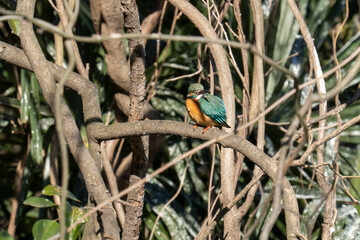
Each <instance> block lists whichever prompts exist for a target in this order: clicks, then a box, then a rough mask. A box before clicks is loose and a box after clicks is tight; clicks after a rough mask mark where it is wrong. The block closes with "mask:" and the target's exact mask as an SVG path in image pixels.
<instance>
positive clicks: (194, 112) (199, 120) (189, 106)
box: [185, 98, 221, 127]
mask: <svg viewBox="0 0 360 240" xmlns="http://www.w3.org/2000/svg"><path fill="white" fill-rule="evenodd" d="M185 105H186V110H187V111H188V113H189V116H190V118H191V119H192V120H193V121H194V122H195V123H196V124H198V125H202V126H218V127H219V126H221V124H220V123H217V122H215V121H214V120H213V119H211V118H210V117H208V116H207V115H205V114H204V113H203V112H201V109H200V106H199V103H198V102H197V101H196V100H193V99H190V98H188V99H186V102H185Z"/></svg>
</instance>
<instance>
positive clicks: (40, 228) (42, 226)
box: [32, 219, 60, 240]
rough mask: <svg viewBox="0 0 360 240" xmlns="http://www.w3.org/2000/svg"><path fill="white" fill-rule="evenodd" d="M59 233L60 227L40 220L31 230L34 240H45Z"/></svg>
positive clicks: (49, 221)
mask: <svg viewBox="0 0 360 240" xmlns="http://www.w3.org/2000/svg"><path fill="white" fill-rule="evenodd" d="M58 233H60V225H59V223H57V222H56V221H51V220H47V219H42V220H39V221H37V222H36V223H35V224H34V226H33V229H32V234H33V237H34V239H35V240H42V239H43V240H45V239H49V238H50V237H52V236H54V235H56V234H58Z"/></svg>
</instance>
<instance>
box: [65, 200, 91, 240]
mask: <svg viewBox="0 0 360 240" xmlns="http://www.w3.org/2000/svg"><path fill="white" fill-rule="evenodd" d="M69 206H70V205H69ZM70 213H71V215H67V216H66V218H67V219H66V222H67V224H68V225H67V227H70V226H71V225H72V224H74V223H75V222H76V221H77V220H78V219H79V218H80V217H82V216H83V215H84V214H85V213H86V211H85V210H84V209H82V208H79V207H75V206H72V207H71V212H70ZM86 221H88V219H85V220H84V221H82V223H81V224H78V225H77V226H76V227H75V228H74V229H73V230H71V232H70V233H69V235H68V236H69V239H70V240H72V239H74V240H75V239H77V238H78V237H79V235H80V233H81V232H82V230H83V228H84V223H85V222H86Z"/></svg>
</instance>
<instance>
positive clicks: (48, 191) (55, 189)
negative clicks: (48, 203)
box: [42, 185, 80, 202]
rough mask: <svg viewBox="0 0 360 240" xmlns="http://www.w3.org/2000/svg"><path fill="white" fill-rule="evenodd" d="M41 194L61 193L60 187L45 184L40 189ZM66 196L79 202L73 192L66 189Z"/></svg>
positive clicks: (52, 194)
mask: <svg viewBox="0 0 360 240" xmlns="http://www.w3.org/2000/svg"><path fill="white" fill-rule="evenodd" d="M42 194H44V195H46V196H54V195H57V196H59V195H61V187H60V186H56V185H47V186H46V187H45V188H44V189H43V190H42ZM67 198H69V199H71V200H74V201H77V202H80V200H78V199H77V198H76V197H75V196H74V194H72V193H71V192H69V191H67Z"/></svg>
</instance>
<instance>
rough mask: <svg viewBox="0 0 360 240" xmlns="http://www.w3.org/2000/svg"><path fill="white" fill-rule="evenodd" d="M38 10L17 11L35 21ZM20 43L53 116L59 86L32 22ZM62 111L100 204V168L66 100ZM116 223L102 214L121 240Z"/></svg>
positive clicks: (23, 4)
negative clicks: (34, 16) (86, 144)
mask: <svg viewBox="0 0 360 240" xmlns="http://www.w3.org/2000/svg"><path fill="white" fill-rule="evenodd" d="M34 7H35V0H31V1H19V3H18V8H17V11H18V12H20V13H21V14H24V15H27V16H28V17H32V16H33V14H34ZM20 40H21V45H22V47H23V48H24V51H25V54H26V56H24V59H23V60H26V59H28V61H29V63H30V64H29V65H30V68H31V69H32V71H34V73H35V75H36V78H37V80H38V82H39V85H40V87H41V89H42V92H43V94H44V97H45V100H46V102H47V103H48V104H49V105H50V107H51V109H52V112H55V101H54V96H55V91H56V85H55V81H54V77H53V75H52V73H51V71H50V70H49V67H48V63H47V60H46V59H45V57H44V55H43V53H42V50H41V48H40V45H39V43H38V41H37V39H36V36H35V33H34V31H33V26H32V24H31V23H30V22H28V21H21V33H20ZM6 50H7V49H5V51H4V52H6ZM4 52H2V54H4ZM5 54H6V53H5ZM60 78H61V77H60ZM60 78H59V79H60ZM60 110H61V114H62V116H63V124H64V126H66V127H64V130H65V131H64V135H65V139H66V141H67V143H68V145H69V148H70V151H71V152H72V154H73V156H74V158H75V160H76V161H77V164H78V165H79V168H80V170H81V172H82V174H83V177H84V179H85V183H86V185H87V189H88V191H89V192H90V194H91V196H92V197H94V199H95V201H96V202H103V201H105V200H106V199H107V198H108V197H109V196H108V195H106V194H104V193H105V192H106V188H105V184H104V182H103V181H102V178H101V176H100V173H99V172H98V171H97V169H96V166H95V164H94V162H93V160H92V158H91V156H90V154H89V152H88V150H87V149H86V147H85V145H84V143H83V141H82V139H81V135H80V132H79V130H78V128H77V126H76V123H75V120H74V118H73V117H72V115H71V112H70V110H69V108H68V107H67V105H66V104H65V102H64V101H63V100H62V101H61V109H60ZM113 219H115V215H114V214H113V212H112V211H111V210H110V209H108V210H105V211H104V213H103V214H102V220H103V224H104V228H105V232H106V234H107V235H108V236H112V237H114V239H117V238H118V232H117V231H116V229H117V228H116V226H112V225H113V222H115V221H113ZM114 230H115V231H114Z"/></svg>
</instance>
